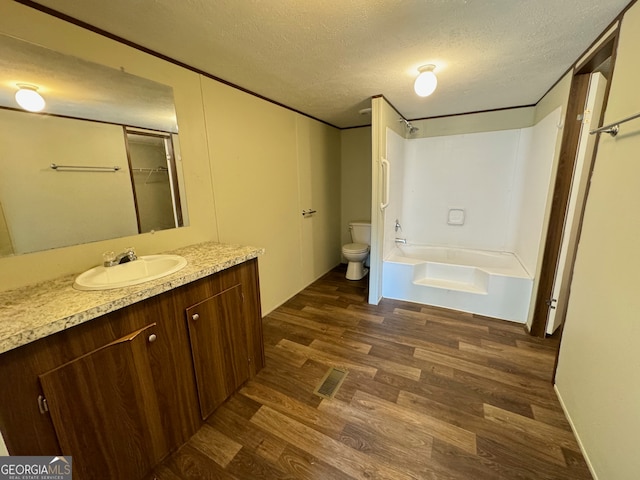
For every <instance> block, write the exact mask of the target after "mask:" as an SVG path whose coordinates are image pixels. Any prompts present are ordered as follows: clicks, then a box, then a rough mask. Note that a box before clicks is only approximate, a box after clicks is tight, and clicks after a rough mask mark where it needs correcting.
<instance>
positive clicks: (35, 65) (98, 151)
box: [0, 35, 188, 256]
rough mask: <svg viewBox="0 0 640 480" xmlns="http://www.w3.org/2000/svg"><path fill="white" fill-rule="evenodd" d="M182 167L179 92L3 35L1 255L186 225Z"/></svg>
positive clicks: (0, 86) (0, 49) (0, 76)
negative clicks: (25, 97) (22, 98)
mask: <svg viewBox="0 0 640 480" xmlns="http://www.w3.org/2000/svg"><path fill="white" fill-rule="evenodd" d="M20 89H22V90H23V91H24V90H28V91H29V92H28V93H31V92H34V91H35V92H37V94H38V95H40V96H41V97H42V99H44V107H43V108H42V109H41V110H40V111H37V112H34V111H28V110H26V109H25V107H22V106H20V105H19V104H18V103H17V100H16V92H18V91H19V90H20ZM26 108H30V109H32V110H33V108H35V107H29V106H27V107H26ZM181 165H182V163H181V159H180V147H179V143H178V125H177V121H176V112H175V107H174V101H173V89H172V88H171V87H169V86H166V85H162V84H160V83H157V82H154V81H151V80H148V79H144V78H141V77H138V76H135V75H131V74H129V73H126V72H123V71H120V70H116V69H113V68H109V67H105V66H103V65H98V64H95V63H92V62H88V61H86V60H82V59H79V58H76V57H72V56H69V55H65V54H61V53H59V52H55V51H53V50H50V49H47V48H44V47H41V46H38V45H34V44H32V43H29V42H25V41H23V40H20V39H16V38H13V37H9V36H6V35H0V256H8V255H16V254H23V253H30V252H37V251H41V250H48V249H52V248H59V247H65V246H70V245H78V244H82V243H88V242H95V241H99V240H106V239H110V238H118V237H124V236H129V235H136V234H138V233H146V232H151V231H157V230H164V229H168V228H177V227H181V226H184V225H187V224H188V214H187V210H186V204H185V195H184V182H183V177H182V168H181Z"/></svg>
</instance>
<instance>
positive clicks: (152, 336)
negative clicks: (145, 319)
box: [149, 333, 158, 343]
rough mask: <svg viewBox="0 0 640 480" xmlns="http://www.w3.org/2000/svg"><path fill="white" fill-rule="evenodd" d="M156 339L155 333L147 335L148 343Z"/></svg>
mask: <svg viewBox="0 0 640 480" xmlns="http://www.w3.org/2000/svg"><path fill="white" fill-rule="evenodd" d="M157 339H158V336H157V335H156V334H155V333H152V334H151V335H149V343H153V342H155V341H156V340H157Z"/></svg>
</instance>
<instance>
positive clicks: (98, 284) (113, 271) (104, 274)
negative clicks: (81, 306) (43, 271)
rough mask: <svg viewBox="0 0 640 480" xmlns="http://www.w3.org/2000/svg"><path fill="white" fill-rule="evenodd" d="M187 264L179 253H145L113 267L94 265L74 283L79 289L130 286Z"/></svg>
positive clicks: (173, 271)
mask: <svg viewBox="0 0 640 480" xmlns="http://www.w3.org/2000/svg"><path fill="white" fill-rule="evenodd" d="M186 265H187V260H186V259H185V258H183V257H181V256H179V255H144V256H141V257H138V259H137V260H134V261H132V262H127V263H123V264H122V265H114V266H113V267H103V266H99V267H94V268H92V269H91V270H87V271H86V272H84V273H81V274H80V275H78V277H77V278H76V281H75V282H74V283H73V287H74V288H76V289H78V290H107V289H109V288H120V287H129V286H131V285H138V284H139V283H144V282H148V281H150V280H155V279H157V278H161V277H164V276H166V275H170V274H172V273H175V272H177V271H178V270H180V269H181V268H183V267H184V266H186Z"/></svg>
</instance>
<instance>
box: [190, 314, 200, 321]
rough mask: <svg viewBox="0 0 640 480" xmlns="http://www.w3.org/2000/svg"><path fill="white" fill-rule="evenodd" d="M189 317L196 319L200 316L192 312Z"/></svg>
mask: <svg viewBox="0 0 640 480" xmlns="http://www.w3.org/2000/svg"><path fill="white" fill-rule="evenodd" d="M191 318H192V319H194V320H198V319H199V318H200V314H199V313H194V314H193V315H191Z"/></svg>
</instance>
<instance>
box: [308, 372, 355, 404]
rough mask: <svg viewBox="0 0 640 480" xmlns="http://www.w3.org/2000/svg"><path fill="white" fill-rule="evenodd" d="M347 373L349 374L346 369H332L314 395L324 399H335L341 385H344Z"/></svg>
mask: <svg viewBox="0 0 640 480" xmlns="http://www.w3.org/2000/svg"><path fill="white" fill-rule="evenodd" d="M347 373H349V371H348V370H346V369H340V368H335V367H332V368H330V369H329V371H328V372H327V373H326V375H325V376H324V378H323V379H322V381H321V382H320V385H318V388H316V389H315V390H314V391H313V393H315V394H316V395H318V396H319V397H322V398H333V396H334V395H335V394H336V392H337V391H338V389H339V388H340V385H342V382H343V381H344V379H345V377H346V376H347Z"/></svg>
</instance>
